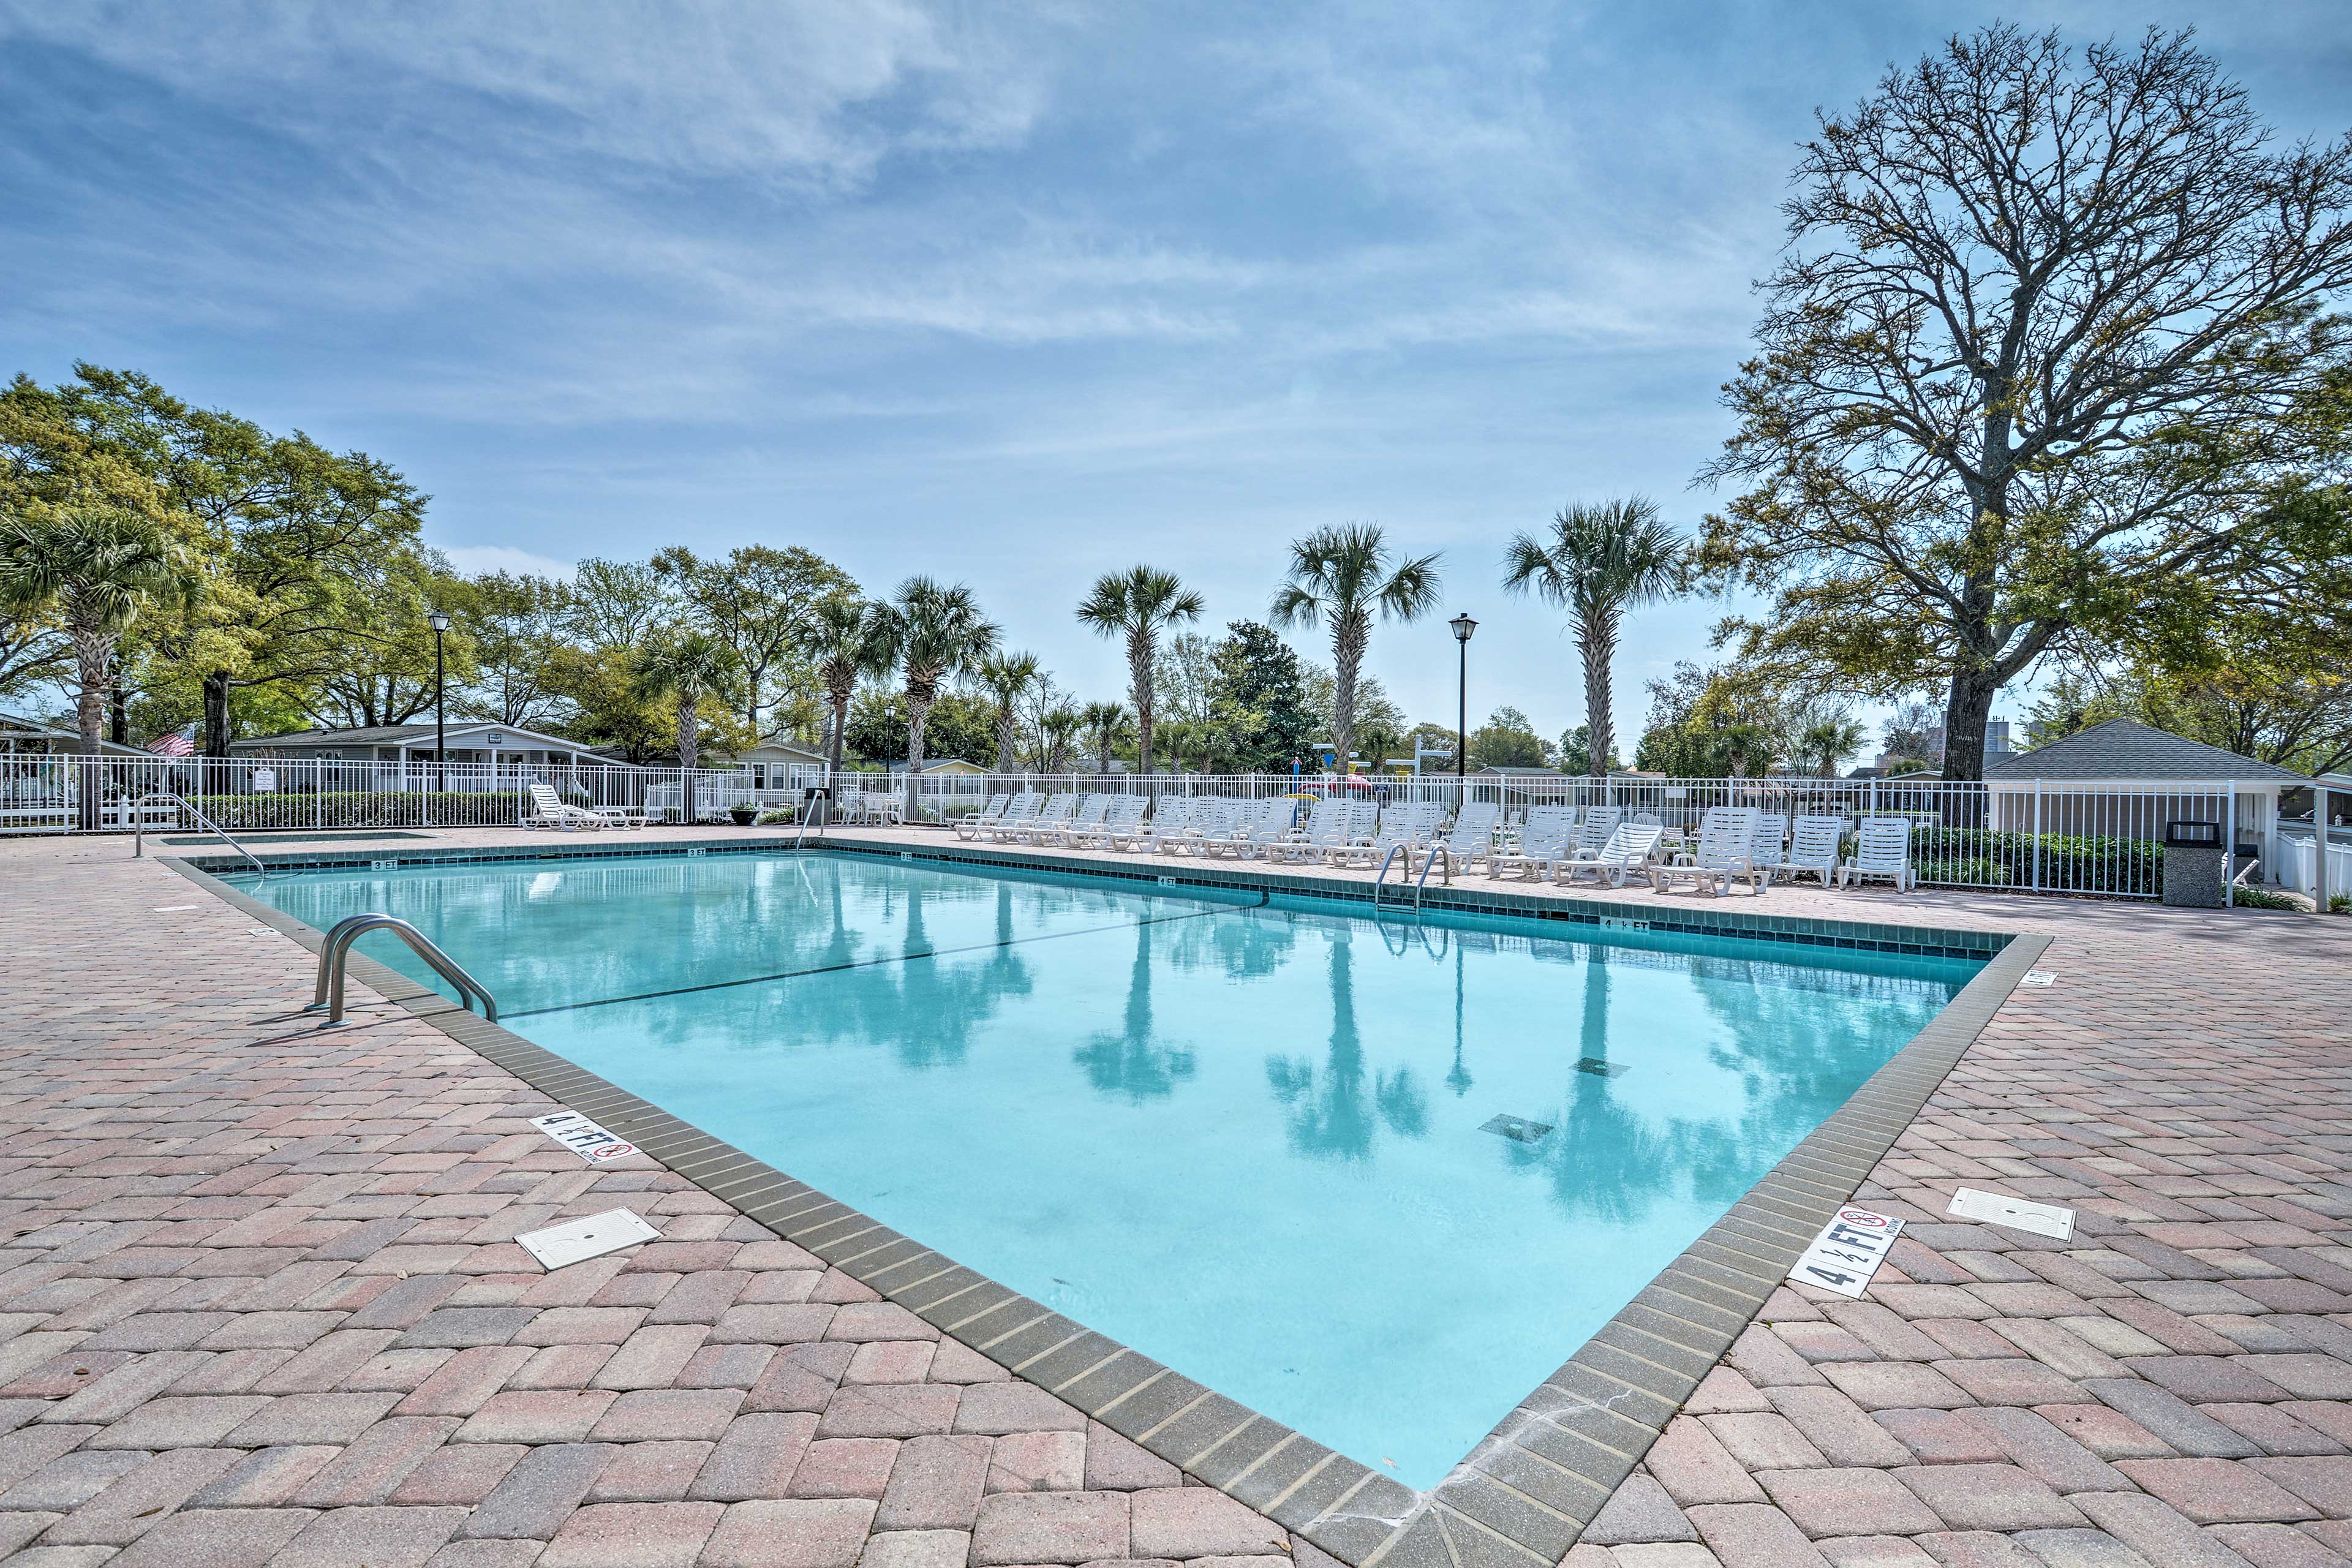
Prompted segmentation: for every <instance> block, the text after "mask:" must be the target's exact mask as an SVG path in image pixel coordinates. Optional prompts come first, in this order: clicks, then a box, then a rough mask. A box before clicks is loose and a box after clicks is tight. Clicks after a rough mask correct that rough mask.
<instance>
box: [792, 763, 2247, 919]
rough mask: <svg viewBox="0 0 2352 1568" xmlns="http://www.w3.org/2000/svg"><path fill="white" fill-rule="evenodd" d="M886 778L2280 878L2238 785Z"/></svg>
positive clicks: (1485, 777)
mask: <svg viewBox="0 0 2352 1568" xmlns="http://www.w3.org/2000/svg"><path fill="white" fill-rule="evenodd" d="M836 787H839V788H845V789H850V790H877V789H880V788H882V787H883V785H882V784H881V783H880V781H879V779H878V776H877V775H876V774H872V773H860V774H850V775H845V776H844V777H843V778H842V779H841V780H839V781H837V783H836ZM888 787H889V788H890V790H891V791H892V792H893V793H894V794H895V795H896V796H897V801H896V803H895V805H896V808H897V811H898V815H899V816H902V817H903V819H904V820H906V821H908V822H911V823H928V824H933V825H937V824H941V823H950V822H952V821H953V820H954V819H955V818H956V817H958V816H962V815H964V814H966V813H968V812H972V811H977V810H979V809H980V807H981V805H982V803H984V802H985V801H986V800H987V798H988V797H989V796H990V795H995V794H999V793H1011V792H1014V791H1019V790H1023V789H1032V790H1037V791H1040V792H1052V791H1055V790H1074V791H1080V792H1085V791H1094V790H1101V791H1104V792H1107V793H1109V794H1114V795H1138V794H1140V795H1155V796H1156V795H1163V794H1172V795H1222V796H1232V797H1240V798H1264V797H1266V796H1269V795H1328V794H1338V793H1346V794H1349V795H1358V796H1363V797H1369V798H1371V799H1374V800H1377V801H1379V802H1380V803H1381V804H1382V805H1412V804H1415V803H1418V802H1423V801H1436V802H1439V803H1440V804H1442V805H1444V806H1445V807H1446V808H1447V809H1448V810H1449V811H1450V810H1453V809H1455V808H1456V807H1457V806H1458V805H1459V803H1460V801H1461V800H1462V799H1464V798H1465V797H1466V798H1468V799H1470V800H1473V801H1487V802H1493V803H1496V804H1497V805H1501V806H1502V808H1503V810H1504V814H1505V816H1506V818H1507V819H1510V820H1516V819H1517V818H1518V817H1520V816H1524V815H1525V813H1526V812H1527V810H1528V808H1529V807H1531V806H1537V805H1573V806H1577V807H1579V808H1588V807H1591V806H1596V805H1614V806H1621V807H1622V808H1624V809H1625V811H1626V812H1627V813H1628V815H1636V814H1641V813H1647V814H1648V815H1649V816H1653V817H1654V818H1655V819H1656V820H1657V821H1658V822H1660V823H1661V824H1663V825H1664V826H1667V827H1668V828H1674V829H1689V828H1694V827H1696V826H1697V825H1698V822H1699V819H1700V818H1701V817H1702V816H1705V815H1706V811H1707V810H1708V808H1710V807H1713V806H1726V805H1729V806H1755V807H1758V808H1759V809H1761V810H1764V811H1767V812H1772V813H1778V814H1780V815H1783V816H1788V817H1790V818H1791V819H1792V820H1793V819H1794V818H1796V817H1798V816H1841V817H1843V818H1845V819H1846V821H1847V823H1848V825H1849V826H1848V832H1849V833H1850V834H1851V833H1852V832H1853V831H1854V829H1853V824H1856V823H1858V822H1859V821H1860V819H1861V818H1863V817H1865V816H1901V817H1907V818H1908V819H1909V820H1910V821H1911V823H1912V825H1913V837H1912V848H1911V852H1912V858H1913V861H1914V864H1915V865H1916V867H1917V868H1918V871H1919V879H1920V881H1921V882H1923V883H1926V884H1928V885H1931V886H1936V887H1948V888H1982V889H2004V890H2013V891H2021V892H2042V893H2072V894H2085V895H2092V896H2098V897H2107V898H2126V899H2153V898H2156V897H2157V896H2158V894H2159V893H2160V892H2161V891H2162V889H2163V876H2164V871H2163V867H2164V848H2163V845H2164V835H2165V829H2166V827H2167V826H2168V824H2170V823H2172V822H2176V821H2199V822H2215V823H2220V824H2221V825H2222V826H2223V827H2224V829H2225V830H2234V832H2235V835H2236V837H2235V840H2234V842H2235V843H2236V844H2239V845H2245V846H2249V847H2252V850H2253V851H2254V854H2255V858H2256V860H2257V866H2256V868H2255V872H2254V875H2255V879H2259V880H2263V881H2273V880H2276V879H2277V877H2278V866H2277V861H2278V848H2277V846H2278V843H2279V840H2278V836H2277V824H2276V823H2275V822H2274V821H2273V820H2272V818H2271V816H2270V811H2271V800H2270V797H2269V796H2268V795H2252V794H2235V799H2234V801H2233V800H2232V798H2231V797H2232V795H2233V793H2235V792H2233V791H2232V790H2231V788H2230V786H2228V785H2227V784H2181V785H2179V786H2178V787H2148V788H2143V789H2115V788H2110V787H2105V786H2101V787H2087V786H2081V785H2074V784H2063V783H2059V782H2054V781H2053V782H2046V783H2045V782H2042V781H2032V782H2024V781H2015V782H2004V783H2000V784H1948V783H1945V782H1943V781H1941V780H1932V781H1926V782H1921V783H1916V784H1914V783H1906V782H1904V781H1901V780H1887V779H1825V778H1809V777H1800V776H1790V775H1775V776H1769V777H1765V778H1756V779H1741V778H1659V777H1653V776H1647V775H1630V774H1617V775H1614V776H1612V777H1610V778H1607V779H1594V778H1587V777H1567V776H1562V775H1559V774H1532V775H1497V774H1491V773H1490V774H1478V773H1473V774H1471V775H1469V776H1468V777H1466V778H1465V779H1462V780H1460V781H1458V782H1457V781H1456V780H1455V779H1454V777H1453V775H1451V774H1443V775H1439V774H1423V775H1422V776H1420V777H1373V776H1369V775H1356V776H1353V777H1349V778H1345V779H1342V778H1339V777H1337V776H1334V775H1331V774H1328V773H1299V774H1295V775H1294V774H1291V773H1160V774H1151V775H1139V774H1135V773H988V774H980V773H966V774H938V773H931V774H925V775H923V776H921V777H920V778H918V779H917V780H915V781H914V785H913V791H912V795H911V797H910V796H909V795H908V784H907V781H906V780H905V778H904V777H899V778H896V779H893V780H892V781H891V782H890V784H889V786H888ZM2242 868H2243V867H2242V864H2241V869H2242Z"/></svg>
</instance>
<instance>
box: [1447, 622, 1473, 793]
mask: <svg viewBox="0 0 2352 1568" xmlns="http://www.w3.org/2000/svg"><path fill="white" fill-rule="evenodd" d="M1446 625H1448V626H1452V627H1453V628H1454V642H1455V643H1456V644H1458V645H1460V647H1461V649H1462V678H1461V681H1460V684H1459V685H1458V686H1457V688H1456V689H1455V695H1456V697H1457V699H1458V700H1459V705H1458V706H1457V707H1456V708H1455V709H1454V791H1455V793H1456V794H1457V795H1458V794H1459V793H1460V792H1461V788H1462V778H1463V774H1464V773H1465V772H1466V771H1467V769H1468V767H1469V763H1470V634H1471V633H1472V632H1475V631H1476V630H1477V629H1478V623H1477V622H1475V621H1474V620H1472V619H1471V618H1470V616H1469V615H1468V614H1467V613H1466V612H1465V614H1462V615H1459V616H1454V618H1453V619H1452V620H1451V621H1448V622H1447V623H1446Z"/></svg>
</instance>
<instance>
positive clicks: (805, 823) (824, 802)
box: [793, 795, 833, 849]
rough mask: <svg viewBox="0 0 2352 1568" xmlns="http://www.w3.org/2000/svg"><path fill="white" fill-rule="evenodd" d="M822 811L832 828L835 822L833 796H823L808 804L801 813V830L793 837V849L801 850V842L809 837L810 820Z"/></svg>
mask: <svg viewBox="0 0 2352 1568" xmlns="http://www.w3.org/2000/svg"><path fill="white" fill-rule="evenodd" d="M820 809H822V810H823V811H824V820H825V822H826V824H827V826H830V825H831V824H832V822H833V796H831V795H818V796H817V797H816V798H815V799H814V800H812V801H810V802H809V803H808V808H807V809H806V810H805V811H803V812H802V813H801V822H800V830H799V831H798V832H796V833H794V834H793V848H795V849H797V848H799V847H801V840H803V839H804V838H806V837H808V830H809V818H811V817H813V816H815V815H816V814H817V812H818V811H819V810H820Z"/></svg>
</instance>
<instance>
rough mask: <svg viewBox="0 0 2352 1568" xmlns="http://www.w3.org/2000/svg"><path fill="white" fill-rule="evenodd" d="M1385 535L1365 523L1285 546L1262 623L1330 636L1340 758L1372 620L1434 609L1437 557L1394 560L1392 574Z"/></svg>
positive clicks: (1349, 736)
mask: <svg viewBox="0 0 2352 1568" xmlns="http://www.w3.org/2000/svg"><path fill="white" fill-rule="evenodd" d="M1390 560H1391V556H1390V552H1389V548H1388V543H1387V536H1386V535H1385V534H1384V533H1383V532H1382V531H1381V529H1379V528H1378V527H1375V526H1373V525H1371V524H1368V523H1352V522H1351V523H1348V524H1346V525H1344V526H1342V527H1339V528H1322V529H1318V530H1316V531H1314V532H1313V533H1310V534H1308V535H1307V537H1306V538H1304V539H1302V540H1299V541H1297V542H1296V543H1294V544H1292V546H1291V547H1290V571H1289V580H1288V581H1287V582H1286V583H1285V584H1283V586H1282V587H1281V589H1280V590H1278V591H1277V592H1276V594H1275V596H1274V603H1273V605H1271V606H1270V608H1269V610H1268V612H1267V616H1266V618H1267V620H1269V621H1270V622H1272V623H1273V624H1274V625H1275V626H1286V627H1292V628H1297V627H1305V626H1313V625H1315V624H1316V623H1317V622H1318V621H1320V622H1322V623H1323V625H1324V626H1326V627H1327V628H1328V631H1329V633H1330V637H1331V673H1332V699H1331V743H1332V745H1333V746H1335V747H1336V748H1338V751H1339V755H1340V757H1341V758H1343V759H1344V758H1346V757H1347V756H1349V754H1350V752H1351V750H1352V748H1353V746H1354V744H1355V738H1356V681H1357V677H1358V675H1359V674H1360V672H1361V670H1362V668H1363V663H1364V650H1365V649H1366V648H1367V647H1369V646H1370V643H1371V637H1372V622H1373V620H1374V619H1375V618H1379V619H1381V620H1393V621H1398V622H1407V623H1409V622H1412V621H1416V620H1419V619H1420V618H1421V617H1422V616H1425V615H1427V614H1428V613H1429V612H1430V611H1431V610H1433V609H1435V608H1436V607H1437V595H1438V587H1439V583H1438V574H1437V560H1438V558H1437V556H1436V555H1435V554H1434V553H1432V554H1428V555H1421V556H1415V557H1413V558H1412V559H1410V560H1406V561H1401V562H1398V563H1396V565H1395V566H1394V568H1393V569H1391V566H1390V564H1389V563H1390Z"/></svg>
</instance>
